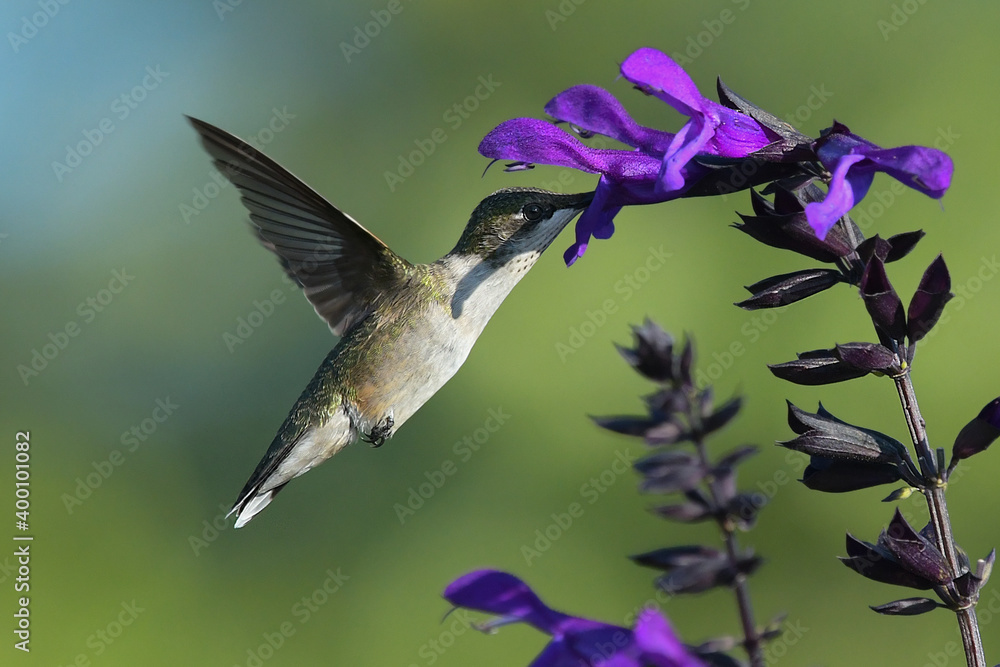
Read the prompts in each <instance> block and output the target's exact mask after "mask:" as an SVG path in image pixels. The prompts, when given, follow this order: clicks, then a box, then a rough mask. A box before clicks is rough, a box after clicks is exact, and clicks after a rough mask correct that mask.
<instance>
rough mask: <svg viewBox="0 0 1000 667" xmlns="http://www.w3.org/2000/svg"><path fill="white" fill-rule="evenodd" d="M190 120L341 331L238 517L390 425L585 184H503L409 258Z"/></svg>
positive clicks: (243, 148) (438, 373)
mask: <svg viewBox="0 0 1000 667" xmlns="http://www.w3.org/2000/svg"><path fill="white" fill-rule="evenodd" d="M188 120H189V121H190V122H191V124H192V125H193V126H194V129H195V130H196V131H197V132H198V134H199V136H200V139H201V143H202V145H203V146H204V147H205V149H206V150H207V151H208V153H209V155H210V156H211V157H212V159H213V161H214V163H215V166H216V167H217V168H218V169H219V171H220V172H221V173H222V174H223V175H225V176H226V177H227V178H228V179H229V180H230V181H231V182H232V183H233V185H235V186H236V188H237V189H238V190H239V191H240V194H241V199H242V202H243V204H244V205H245V206H246V208H247V209H249V211H250V220H251V222H252V223H253V231H254V232H255V233H256V236H257V238H258V239H259V240H260V242H261V243H262V244H263V245H264V247H266V248H267V249H268V250H270V251H271V252H273V253H274V254H275V255H277V258H278V261H279V263H280V264H281V266H282V268H283V269H284V271H285V273H286V274H287V275H288V276H289V277H290V278H291V279H292V280H293V281H294V282H295V283H296V284H298V285H299V287H301V289H302V291H303V293H304V294H305V297H306V299H308V300H309V302H310V303H311V304H312V306H313V308H314V309H315V310H316V313H317V314H318V315H319V316H320V318H321V319H323V320H324V321H325V322H326V323H327V325H328V326H329V327H330V330H331V331H332V332H333V334H334V335H336V336H339V337H340V340H339V341H338V342H337V344H336V345H335V346H334V347H333V349H332V350H331V351H330V353H329V354H328V355H327V356H326V358H325V359H324V360H323V363H322V364H320V366H319V369H317V371H316V373H315V374H314V375H313V378H312V380H310V381H309V384H308V385H307V386H306V388H305V390H304V391H303V392H302V395H301V396H299V398H298V400H297V401H296V402H295V404H294V405H293V406H292V409H291V411H290V412H289V413H288V417H287V418H286V419H285V421H284V423H283V424H282V425H281V428H279V429H278V433H277V435H275V436H274V440H273V441H272V442H271V445H270V446H269V447H268V449H267V452H266V453H265V454H264V457H263V458H262V459H261V460H260V463H258V464H257V467H256V469H255V470H254V471H253V474H252V475H251V476H250V479H249V480H248V481H247V483H246V485H245V486H244V487H243V490H242V491H240V494H239V496H238V498H237V500H236V502H235V504H234V505H233V508H232V510H230V512H229V514H230V515H231V514H234V513H235V514H236V527H237V528H240V527H242V526H244V525H246V523H247V522H248V521H250V520H251V519H252V518H253V517H254V515H256V514H257V513H258V512H260V511H261V510H262V509H264V508H265V507H266V506H267V505H268V503H270V502H271V500H273V499H274V496H275V495H276V494H277V493H278V492H279V491H280V490H281V489H283V488H284V486H285V485H286V484H287V483H288V482H289V481H291V480H292V479H294V478H296V477H298V476H300V475H302V474H304V473H306V472H308V471H309V470H311V469H312V468H314V467H316V466H317V465H319V464H320V463H322V462H323V461H325V460H327V459H329V458H330V457H331V456H333V455H334V454H336V453H337V452H339V451H341V450H342V449H344V448H345V447H347V446H348V445H350V444H352V443H354V442H357V441H358V440H359V439H361V440H363V441H366V442H368V443H370V444H371V445H372V446H374V447H378V446H381V445H382V444H383V443H384V442H385V441H386V440H387V439H389V438H390V437H392V436H393V434H395V432H396V431H397V430H398V429H399V427H400V426H402V425H403V423H404V422H406V420H407V419H409V418H410V417H411V416H413V414H414V413H415V412H416V411H417V410H418V409H419V408H420V407H421V406H422V405H423V404H424V403H425V402H427V401H428V400H429V399H430V398H431V397H432V396H433V395H434V394H435V393H437V391H438V390H439V389H441V387H442V386H444V384H445V383H446V382H447V381H448V380H449V379H451V377H452V376H453V375H454V374H455V373H456V372H457V371H458V369H459V368H460V367H461V366H462V364H463V363H464V362H465V359H466V357H468V355H469V352H470V350H471V349H472V346H473V345H474V344H475V342H476V340H477V339H478V338H479V335H480V334H481V333H482V332H483V329H484V328H485V327H486V324H487V322H489V320H490V318H491V317H492V316H493V313H495V312H496V310H497V308H498V307H499V306H500V304H501V303H502V302H503V300H504V299H505V298H506V297H507V295H508V294H509V293H510V291H511V290H512V289H513V288H514V285H516V284H517V283H518V281H520V280H521V278H523V277H524V275H525V274H526V273H527V272H528V269H530V268H531V267H532V266H534V264H535V262H536V261H537V260H538V258H539V256H540V255H541V254H542V251H544V250H545V249H546V248H547V247H548V246H549V244H551V243H552V241H553V239H555V237H556V236H557V235H558V234H559V232H561V231H562V230H563V228H565V227H566V225H567V224H568V223H569V222H570V221H571V220H572V219H573V218H574V217H575V216H576V215H577V214H578V213H580V212H581V211H583V210H584V209H586V208H587V206H588V205H589V204H590V202H591V200H592V199H593V195H594V193H593V192H588V193H583V194H557V193H554V192H548V191H546V190H540V189H536V188H505V189H503V190H499V191H497V192H495V193H493V194H491V195H490V196H488V197H486V199H484V200H483V201H482V202H480V203H479V205H478V206H476V208H475V210H474V211H473V212H472V215H471V217H470V218H469V222H468V224H467V225H466V226H465V230H464V231H463V232H462V236H461V237H460V238H459V240H458V243H457V244H455V247H454V248H453V249H452V250H451V252H449V253H448V254H446V255H445V256H444V257H442V258H441V259H439V260H437V261H436V262H431V263H430V264H411V263H410V262H408V261H406V260H405V259H403V258H402V257H400V256H399V255H397V254H396V253H394V252H393V251H392V250H390V249H389V247H388V246H387V245H386V244H385V243H383V242H382V241H381V240H379V239H378V238H377V237H376V236H375V235H374V234H372V233H371V232H369V231H368V230H367V229H365V228H364V227H362V226H361V225H360V224H359V223H358V222H357V221H355V220H354V219H353V218H352V217H350V216H349V215H347V214H346V213H344V212H343V211H341V210H340V209H338V208H337V207H335V206H334V205H333V204H331V203H330V202H329V201H327V200H326V199H324V198H323V197H322V196H321V195H320V194H318V193H317V192H316V191H315V190H313V189H312V188H310V187H309V186H308V185H306V184H305V183H304V182H303V181H301V180H299V179H298V178H296V177H295V176H293V175H292V174H291V173H290V172H289V171H288V170H286V169H285V168H283V167H282V166H280V165H279V164H278V163H277V162H275V161H274V160H272V159H270V158H269V157H267V156H266V155H264V154H263V153H261V152H260V151H258V150H257V149H255V148H254V147H253V146H251V145H249V144H248V143H246V142H244V141H242V140H241V139H239V138H237V137H235V136H233V135H232V134H229V133H228V132H225V131H224V130H221V129H219V128H217V127H215V126H213V125H210V124H209V123H206V122H204V121H201V120H198V119H195V118H191V117H188Z"/></svg>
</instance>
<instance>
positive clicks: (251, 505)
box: [226, 485, 285, 528]
mask: <svg viewBox="0 0 1000 667" xmlns="http://www.w3.org/2000/svg"><path fill="white" fill-rule="evenodd" d="M283 488H285V487H284V485H282V486H279V487H277V488H275V489H271V490H270V491H265V492H263V493H255V494H254V495H250V496H247V497H246V498H243V499H242V500H240V501H239V502H237V503H236V504H235V505H233V509H231V510H229V514H232V513H233V512H237V514H236V525H235V526H234V527H235V528H242V527H243V526H245V525H247V523H249V522H250V519H252V518H254V517H255V516H256V515H257V513H258V512H260V511H261V510H262V509H264V508H265V507H267V506H268V504H270V502H271V500H273V499H274V497H275V496H276V495H278V491H281V490H282V489H283ZM229 514H227V515H226V516H227V517H228V516H229Z"/></svg>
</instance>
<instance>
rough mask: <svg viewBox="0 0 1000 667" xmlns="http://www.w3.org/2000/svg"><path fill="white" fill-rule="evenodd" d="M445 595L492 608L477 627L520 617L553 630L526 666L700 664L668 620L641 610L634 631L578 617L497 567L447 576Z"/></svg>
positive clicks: (690, 666) (672, 666)
mask: <svg viewBox="0 0 1000 667" xmlns="http://www.w3.org/2000/svg"><path fill="white" fill-rule="evenodd" d="M444 597H445V599H446V600H448V601H449V602H451V603H452V604H453V605H455V606H457V607H465V608H468V609H475V610H477V611H484V612H487V613H490V614H497V615H498V616H499V618H496V619H493V620H492V621H488V622H486V623H485V624H483V626H481V628H482V629H486V630H491V629H494V628H497V627H499V626H501V625H505V624H507V623H515V622H524V623H528V624H530V625H533V626H534V627H536V628H538V629H539V630H541V631H542V632H545V633H546V634H549V635H551V636H552V641H550V642H549V643H548V645H547V646H546V647H545V649H544V650H543V651H542V652H541V653H540V654H539V655H538V657H537V658H535V659H534V661H532V663H531V666H530V667H580V666H581V665H595V666H597V665H599V666H601V667H644V666H647V665H654V666H655V667H701V665H702V663H701V662H700V661H698V660H696V659H695V658H693V657H692V656H691V655H690V654H689V653H688V652H687V651H686V649H685V648H684V646H683V644H681V642H680V640H679V639H677V637H676V636H675V635H674V633H673V631H672V630H671V629H670V626H669V624H668V623H667V621H666V620H665V619H664V618H663V617H661V616H660V615H659V614H657V613H655V612H644V613H643V614H642V615H641V616H640V618H639V621H638V622H637V624H636V628H635V631H634V632H633V631H631V630H628V629H627V628H622V627H619V626H617V625H609V624H607V623H601V622H599V621H591V620H589V619H585V618H577V617H575V616H570V615H568V614H564V613H562V612H558V611H555V610H554V609H551V608H549V607H548V606H546V605H545V603H544V602H542V601H541V599H539V597H538V596H537V595H535V593H534V592H533V591H532V590H531V588H529V587H528V585H527V584H525V583H524V582H523V581H521V580H520V579H518V578H517V577H515V576H514V575H511V574H507V573H506V572H498V571H496V570H477V571H475V572H470V573H469V574H466V575H464V576H462V577H460V578H458V579H456V580H455V581H454V582H452V583H451V584H450V585H449V586H448V588H446V589H445V591H444Z"/></svg>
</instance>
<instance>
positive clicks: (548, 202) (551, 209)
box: [452, 188, 594, 271]
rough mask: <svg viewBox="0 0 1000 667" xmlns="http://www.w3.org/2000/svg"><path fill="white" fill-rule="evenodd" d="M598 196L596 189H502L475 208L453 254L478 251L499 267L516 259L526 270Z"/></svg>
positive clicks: (467, 254)
mask: <svg viewBox="0 0 1000 667" xmlns="http://www.w3.org/2000/svg"><path fill="white" fill-rule="evenodd" d="M593 198H594V193H593V192H587V193H584V194H575V195H563V194H557V193H555V192H549V191H547V190H539V189H536V188H505V189H503V190H498V191H497V192H494V193H493V194H491V195H490V196H489V197H487V198H486V199H484V200H483V201H482V202H480V204H479V206H477V207H476V210H474V211H473V212H472V217H470V218H469V224H468V225H467V226H466V227H465V231H464V232H463V233H462V238H460V239H459V240H458V245H456V246H455V249H454V250H453V251H452V254H453V255H466V256H476V257H479V258H481V259H482V260H484V261H487V262H489V263H490V264H492V265H494V266H496V267H499V266H503V265H504V264H507V263H508V262H511V261H514V262H516V263H517V265H518V269H521V268H522V266H523V270H524V271H526V270H527V269H529V268H531V266H532V265H534V263H535V261H536V260H537V259H538V257H539V255H541V254H542V251H543V250H545V249H546V248H548V247H549V244H550V243H552V241H553V239H555V237H556V236H558V235H559V232H561V231H562V230H563V228H565V227H566V225H567V224H569V222H570V220H572V219H573V218H574V217H576V215H577V214H578V213H580V212H581V211H583V210H584V209H585V208H587V206H588V205H590V202H591V200H593ZM511 268H513V267H511Z"/></svg>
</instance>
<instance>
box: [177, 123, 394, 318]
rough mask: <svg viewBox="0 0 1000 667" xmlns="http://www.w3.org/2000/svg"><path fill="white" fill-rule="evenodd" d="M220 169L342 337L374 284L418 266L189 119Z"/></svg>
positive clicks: (269, 165)
mask: <svg viewBox="0 0 1000 667" xmlns="http://www.w3.org/2000/svg"><path fill="white" fill-rule="evenodd" d="M187 118H188V120H189V121H190V122H191V125H193V126H194V129H195V130H197V131H198V134H199V135H200V136H201V142H202V145H203V146H204V147H205V149H206V150H207V151H208V152H209V154H210V155H211V156H212V158H213V159H214V161H215V165H216V167H218V169H219V171H220V172H222V174H223V175H224V176H226V178H228V179H229V180H230V181H231V182H232V183H233V184H234V185H235V186H236V187H237V188H239V190H240V193H241V194H242V201H243V204H244V205H245V206H246V207H247V208H248V209H249V210H250V220H251V221H253V224H254V226H255V228H256V232H257V236H258V238H259V239H260V241H261V243H263V244H264V246H265V247H267V248H268V249H269V250H271V251H272V252H274V254H276V255H277V256H278V259H279V260H280V262H281V265H282V267H284V269H285V272H286V273H287V274H288V275H289V277H291V278H292V279H293V280H295V281H296V282H297V283H298V284H299V286H300V287H302V291H303V292H304V293H305V295H306V298H307V299H309V302H310V303H312V305H313V307H314V308H315V309H316V313H317V314H318V315H319V316H320V317H321V318H323V319H324V320H326V322H327V324H329V325H330V330H331V331H333V333H335V334H337V335H338V336H341V335H343V334H344V333H345V332H346V331H347V330H348V329H350V328H351V326H352V325H353V324H355V323H356V322H358V321H360V320H361V319H363V318H364V317H365V316H366V315H367V314H368V313H369V312H371V309H372V307H373V303H372V299H373V298H374V296H375V294H373V293H372V292H371V291H370V289H371V288H370V287H369V286H370V285H372V284H379V285H381V286H382V289H383V290H384V289H385V286H386V285H392V284H393V282H395V281H397V280H398V281H403V280H405V279H406V274H407V272H408V270H409V269H411V268H412V266H411V265H410V264H409V262H407V261H406V260H404V259H403V258H401V257H399V256H398V255H396V254H395V253H394V252H392V251H391V250H390V249H389V248H388V246H386V245H385V244H384V243H382V241H380V240H379V239H378V238H377V237H376V236H375V235H374V234H372V233H371V232H369V231H368V230H367V229H365V228H364V227H362V226H361V225H360V224H358V223H357V221H355V220H354V219H353V218H351V216H349V215H347V214H346V213H344V212H343V211H341V210H339V209H338V208H337V207H335V206H334V205H333V204H331V203H330V202H328V201H327V200H326V199H324V198H323V197H322V196H321V195H320V194H319V193H317V192H316V191H315V190H313V189H312V188H310V187H309V186H308V185H306V184H305V183H303V182H302V181H301V180H299V179H298V178H296V177H295V176H294V175H293V174H292V173H291V172H289V171H288V170H287V169H285V168H284V167H282V166H281V165H279V164H278V163H277V162H275V161H274V160H272V159H271V158H269V157H267V156H266V155H264V154H263V153H261V152H260V151H258V150H257V149H256V148H254V147H253V146H251V145H250V144H248V143H246V142H245V141H243V140H242V139H239V138H238V137H235V136H233V135H231V134H229V133H228V132H226V131H225V130H220V129H219V128H217V127H215V126H214V125H211V124H209V123H206V122H205V121H202V120H198V119H197V118H192V117H190V116H188V117H187Z"/></svg>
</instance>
